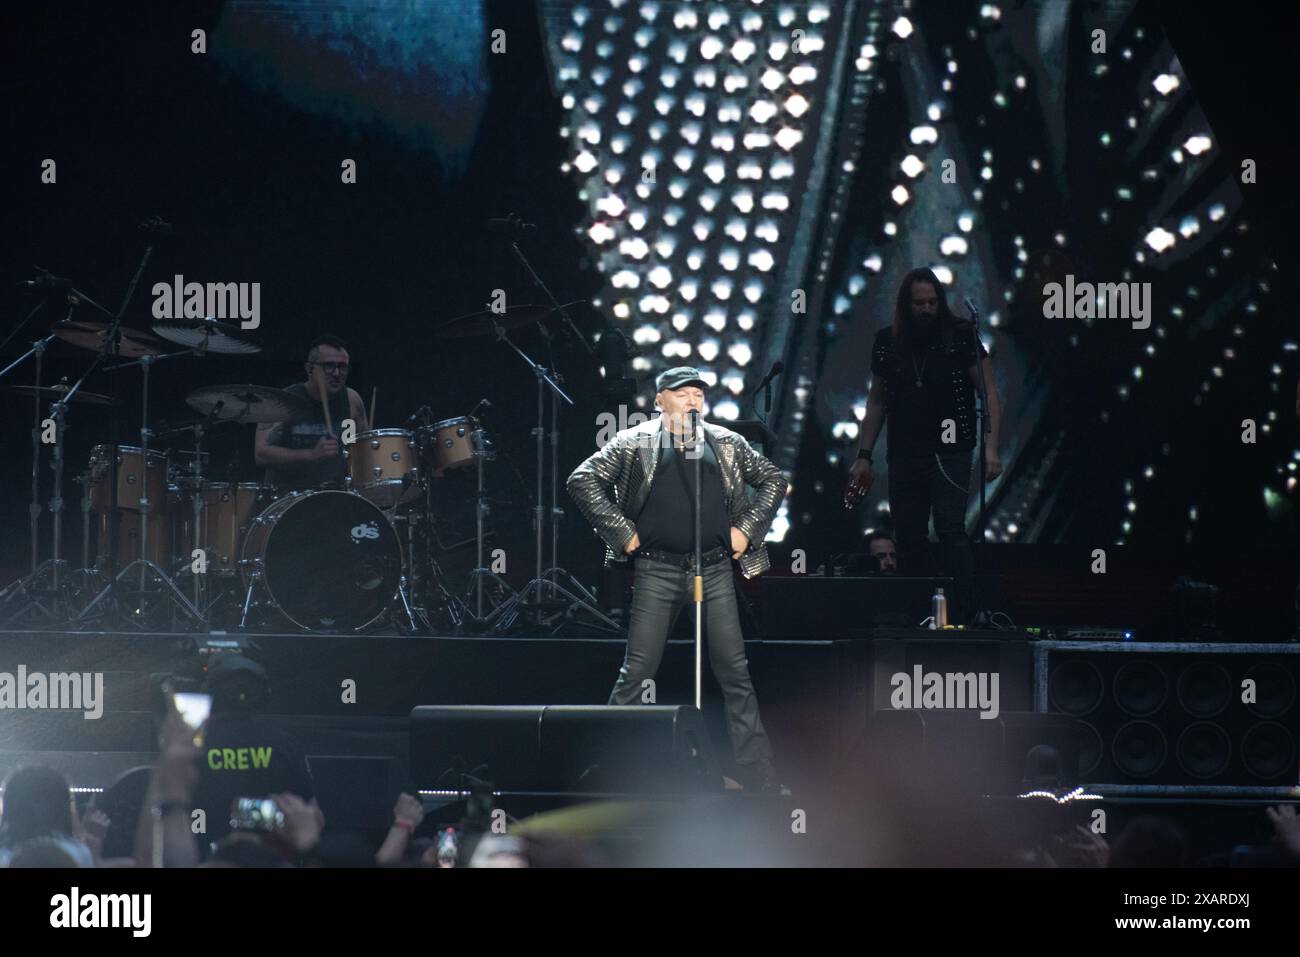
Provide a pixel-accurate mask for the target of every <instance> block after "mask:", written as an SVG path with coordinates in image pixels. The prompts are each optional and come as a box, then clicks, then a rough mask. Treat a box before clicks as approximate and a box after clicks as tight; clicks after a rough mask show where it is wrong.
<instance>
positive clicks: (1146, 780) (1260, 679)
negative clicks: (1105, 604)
mask: <svg viewBox="0 0 1300 957" xmlns="http://www.w3.org/2000/svg"><path fill="white" fill-rule="evenodd" d="M1284 649H1285V646H1277V645H1258V646H1254V647H1246V646H1242V645H1229V644H1206V645H1199V646H1198V645H1189V644H1177V645H1173V644H1171V645H1167V646H1165V645H1157V644H1143V645H1140V646H1134V645H1131V644H1128V643H1125V642H1105V643H1102V642H1096V643H1088V644H1086V645H1083V644H1081V645H1079V646H1077V647H1071V646H1070V645H1069V644H1063V643H1057V642H1053V643H1051V644H1050V645H1045V646H1043V647H1041V648H1039V649H1037V656H1038V662H1037V672H1038V685H1039V707H1040V708H1043V707H1044V706H1045V709H1046V710H1048V711H1050V712H1054V713H1057V714H1066V715H1070V716H1072V717H1076V718H1079V719H1080V720H1081V721H1083V722H1084V723H1085V724H1086V725H1087V726H1088V728H1089V734H1088V740H1087V742H1086V743H1085V747H1084V749H1083V752H1082V753H1081V755H1080V768H1079V772H1080V774H1081V776H1082V777H1083V779H1084V780H1085V781H1086V782H1088V783H1091V784H1103V783H1104V784H1142V785H1179V786H1187V785H1218V786H1232V787H1257V786H1268V787H1276V786H1291V785H1295V784H1296V783H1297V781H1298V780H1300V765H1298V764H1297V755H1298V754H1300V747H1298V746H1300V740H1298V736H1300V732H1298V730H1297V729H1300V704H1298V703H1297V694H1296V686H1297V679H1300V654H1297V653H1289V650H1284ZM1294 651H1295V652H1300V648H1297V649H1294Z"/></svg>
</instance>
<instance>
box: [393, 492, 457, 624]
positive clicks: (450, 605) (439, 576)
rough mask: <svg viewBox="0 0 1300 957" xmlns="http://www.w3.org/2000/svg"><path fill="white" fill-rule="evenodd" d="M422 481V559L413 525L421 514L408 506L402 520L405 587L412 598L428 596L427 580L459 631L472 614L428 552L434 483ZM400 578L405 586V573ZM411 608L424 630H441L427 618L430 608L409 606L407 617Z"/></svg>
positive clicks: (418, 605)
mask: <svg viewBox="0 0 1300 957" xmlns="http://www.w3.org/2000/svg"><path fill="white" fill-rule="evenodd" d="M421 481H422V482H423V483H424V511H423V521H425V522H427V523H428V526H429V527H428V530H427V531H426V532H425V533H424V535H423V536H421V539H422V544H423V546H424V548H423V552H424V554H423V561H422V562H421V561H419V560H417V558H416V540H417V536H416V532H415V526H416V524H417V523H419V522H420V521H421V520H422V519H421V515H420V514H419V513H417V512H416V511H415V510H414V509H412V508H409V507H408V508H407V510H406V515H405V521H406V560H407V567H408V569H409V571H410V578H409V586H408V587H409V592H410V594H411V595H412V596H413V597H415V598H418V599H423V598H425V597H427V595H428V593H429V587H430V586H429V583H432V588H433V590H434V591H436V593H437V597H438V598H439V599H440V600H441V605H442V607H443V608H445V609H446V611H447V617H448V618H449V619H450V620H451V625H452V629H453V630H454V631H456V632H457V633H459V632H460V630H461V628H462V627H463V626H464V623H465V616H466V615H472V614H473V613H472V612H470V610H469V607H468V606H467V605H466V604H465V602H464V601H462V600H461V599H460V597H459V596H457V595H453V594H452V593H451V592H449V591H448V590H447V588H446V586H445V585H444V584H443V572H442V569H441V568H440V567H439V566H438V563H437V561H435V560H434V558H433V555H432V554H431V553H430V548H429V539H430V537H436V532H435V530H434V528H433V513H432V508H433V500H432V499H433V485H432V483H431V482H430V481H429V479H428V478H427V477H425V478H422V479H421ZM422 565H428V567H429V572H430V574H429V575H428V576H427V579H428V582H426V576H425V574H424V573H423V572H422V571H421V567H422ZM402 581H403V583H404V585H406V584H407V582H408V579H407V576H405V575H403V576H402ZM403 600H404V601H405V594H404V595H403ZM412 609H413V610H414V612H415V614H416V615H417V616H418V617H419V622H420V624H421V625H423V626H424V631H425V633H427V634H430V635H436V634H438V633H439V632H440V631H441V630H442V629H440V628H438V627H437V625H436V623H435V622H434V621H433V619H432V618H431V617H430V614H429V609H428V608H427V607H425V606H424V605H423V604H414V605H412V606H410V608H408V610H407V614H408V617H409V616H410V613H411V610H412ZM412 629H413V630H414V631H419V628H418V627H417V626H415V625H413V626H412Z"/></svg>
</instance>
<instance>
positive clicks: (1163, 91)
mask: <svg viewBox="0 0 1300 957" xmlns="http://www.w3.org/2000/svg"><path fill="white" fill-rule="evenodd" d="M1151 85H1152V86H1154V87H1155V88H1156V92H1157V93H1159V94H1160V95H1161V96H1168V95H1169V94H1170V93H1172V92H1174V90H1176V89H1178V87H1179V82H1178V77H1176V76H1174V75H1173V74H1172V73H1161V74H1160V75H1159V76H1157V77H1156V78H1155V79H1154V80H1152V81H1151Z"/></svg>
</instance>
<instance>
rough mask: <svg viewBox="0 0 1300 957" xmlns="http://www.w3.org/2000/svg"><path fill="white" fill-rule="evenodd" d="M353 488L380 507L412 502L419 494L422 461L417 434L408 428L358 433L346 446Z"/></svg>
mask: <svg viewBox="0 0 1300 957" xmlns="http://www.w3.org/2000/svg"><path fill="white" fill-rule="evenodd" d="M347 449H348V472H349V474H350V475H351V476H352V490H353V491H354V492H357V493H359V494H360V495H362V496H363V497H364V498H366V499H368V500H369V501H371V502H374V503H375V504H376V505H378V506H379V507H381V508H392V507H393V506H394V505H398V504H400V503H402V502H409V501H410V500H411V499H413V498H415V497H417V496H418V495H419V494H420V486H419V481H420V461H419V456H418V455H416V452H415V437H414V436H413V435H412V434H411V433H410V432H407V431H406V430H405V429H371V430H370V431H369V432H358V433H357V440H356V441H355V442H353V443H352V444H351V445H349V446H348V447H347Z"/></svg>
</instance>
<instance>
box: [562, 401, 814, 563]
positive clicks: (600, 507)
mask: <svg viewBox="0 0 1300 957" xmlns="http://www.w3.org/2000/svg"><path fill="white" fill-rule="evenodd" d="M702 424H703V427H704V437H705V440H706V441H707V442H708V443H709V447H710V448H711V449H713V454H714V455H715V456H717V459H718V464H719V466H720V469H721V472H722V485H723V493H724V497H725V500H726V504H727V515H728V517H729V520H730V522H731V525H732V526H733V527H735V528H738V529H740V530H741V531H742V532H744V534H745V537H746V538H748V539H749V548H748V549H746V551H745V554H743V555H742V556H741V557H740V570H741V572H742V573H743V574H744V576H745V577H746V578H753V577H754V576H755V575H760V574H762V573H763V572H765V571H767V569H769V568H771V567H772V562H771V559H769V558H768V555H767V546H766V545H764V544H763V538H764V536H765V535H767V530H768V528H769V526H771V524H772V519H774V518H775V517H776V512H777V509H778V508H779V507H780V505H781V500H782V499H783V498H784V497H785V492H786V489H787V488H788V483H787V482H786V480H785V476H783V475H782V474H781V470H780V469H778V468H777V467H776V466H775V465H774V464H773V463H772V462H770V461H768V459H766V458H764V457H763V456H762V455H760V454H759V453H757V452H755V451H754V450H753V448H751V447H750V445H749V443H748V442H746V441H745V439H744V438H743V437H742V436H740V435H738V434H736V433H735V432H732V431H731V430H730V429H726V428H723V427H722V426H720V425H714V424H713V423H711V422H705V423H702ZM668 441H670V438H669V434H668V431H667V430H666V429H664V428H663V419H662V418H661V417H656V418H654V419H651V420H650V421H649V422H643V423H642V424H640V425H637V426H634V427H633V428H630V429H624V430H623V431H622V432H619V433H618V434H617V435H615V436H614V438H613V439H611V440H610V442H609V443H608V444H607V445H606V446H605V447H604V448H602V449H600V450H599V451H598V452H596V454H595V455H592V456H591V457H590V458H588V459H587V460H586V461H585V462H583V463H582V464H581V465H579V466H578V467H577V468H576V469H574V470H573V474H572V475H570V476H569V479H568V482H567V483H566V487H567V488H568V490H569V494H570V495H571V496H573V500H574V501H575V502H577V503H578V509H579V510H580V511H581V512H582V514H583V515H584V516H586V519H587V521H589V522H591V524H592V526H593V527H594V528H595V531H596V534H597V535H599V536H600V537H601V538H602V539H604V541H605V544H606V546H607V548H606V550H605V565H606V566H607V567H608V566H609V565H612V564H614V563H616V562H625V561H627V555H626V554H625V553H624V551H623V549H624V548H626V547H627V543H628V542H630V541H631V540H632V536H633V535H634V534H636V525H635V521H636V517H637V516H638V515H640V514H641V509H642V507H643V506H644V505H645V502H646V498H647V497H649V495H650V485H651V483H652V482H653V481H654V478H655V468H656V466H657V464H658V461H659V455H658V450H659V447H660V445H662V444H666V443H667V442H668ZM751 487H752V488H753V489H754V492H753V494H752V496H751V494H750V493H749V489H750V488H751Z"/></svg>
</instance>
